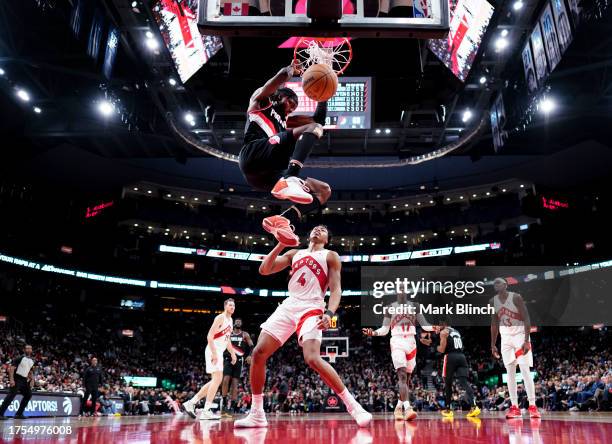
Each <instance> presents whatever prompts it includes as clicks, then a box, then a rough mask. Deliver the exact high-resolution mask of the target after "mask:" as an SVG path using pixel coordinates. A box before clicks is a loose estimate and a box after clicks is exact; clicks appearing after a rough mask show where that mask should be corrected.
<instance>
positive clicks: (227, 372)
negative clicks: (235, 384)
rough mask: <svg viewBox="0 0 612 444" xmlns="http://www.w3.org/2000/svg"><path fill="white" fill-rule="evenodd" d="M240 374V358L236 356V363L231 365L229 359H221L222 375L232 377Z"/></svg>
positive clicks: (237, 376) (238, 376)
mask: <svg viewBox="0 0 612 444" xmlns="http://www.w3.org/2000/svg"><path fill="white" fill-rule="evenodd" d="M241 374H242V358H238V360H237V361H236V363H235V364H234V365H232V361H231V359H224V360H223V376H231V377H232V378H240V375H241Z"/></svg>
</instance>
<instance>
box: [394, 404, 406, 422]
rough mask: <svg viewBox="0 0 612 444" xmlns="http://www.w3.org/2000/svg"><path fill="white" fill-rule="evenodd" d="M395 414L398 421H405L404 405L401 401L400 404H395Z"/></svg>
mask: <svg viewBox="0 0 612 444" xmlns="http://www.w3.org/2000/svg"><path fill="white" fill-rule="evenodd" d="M393 416H394V417H395V419H397V420H398V421H403V420H404V409H403V406H402V404H401V403H399V404H397V405H396V406H395V410H394V411H393Z"/></svg>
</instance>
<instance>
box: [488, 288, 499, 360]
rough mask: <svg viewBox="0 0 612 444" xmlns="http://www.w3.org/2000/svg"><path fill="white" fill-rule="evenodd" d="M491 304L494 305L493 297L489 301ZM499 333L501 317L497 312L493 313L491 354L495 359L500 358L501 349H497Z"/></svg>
mask: <svg viewBox="0 0 612 444" xmlns="http://www.w3.org/2000/svg"><path fill="white" fill-rule="evenodd" d="M489 304H490V305H493V299H491V300H490V301H489ZM498 334H499V318H498V317H497V313H493V314H492V315H491V354H492V355H493V357H494V358H495V359H499V358H500V355H499V351H498V350H497V345H496V344H497V335H498Z"/></svg>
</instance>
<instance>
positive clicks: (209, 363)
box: [204, 345, 225, 373]
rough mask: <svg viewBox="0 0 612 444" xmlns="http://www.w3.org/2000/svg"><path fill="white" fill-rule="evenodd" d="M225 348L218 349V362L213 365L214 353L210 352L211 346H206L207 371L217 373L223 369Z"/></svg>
mask: <svg viewBox="0 0 612 444" xmlns="http://www.w3.org/2000/svg"><path fill="white" fill-rule="evenodd" d="M224 351H225V350H219V349H217V363H216V364H214V365H213V363H212V353H211V352H210V347H209V346H208V345H207V346H206V351H205V352H204V357H205V358H206V373H215V372H222V371H223V352H224Z"/></svg>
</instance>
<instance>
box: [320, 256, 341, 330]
mask: <svg viewBox="0 0 612 444" xmlns="http://www.w3.org/2000/svg"><path fill="white" fill-rule="evenodd" d="M341 271H342V262H341V261H340V256H338V253H336V252H335V251H330V252H328V253H327V277H328V282H329V300H328V301H327V310H326V311H325V314H324V315H323V316H321V319H319V322H318V325H317V327H318V328H319V329H321V330H327V329H328V328H329V326H330V324H331V317H332V316H333V315H334V313H336V311H337V310H338V307H339V306H340V299H341V298H342V283H341V277H340V275H341Z"/></svg>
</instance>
